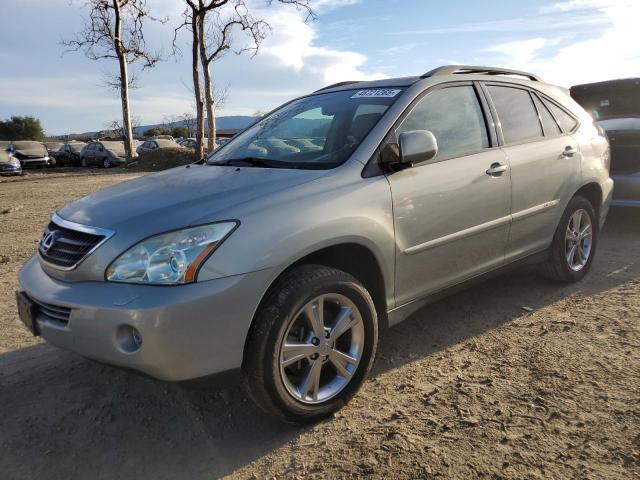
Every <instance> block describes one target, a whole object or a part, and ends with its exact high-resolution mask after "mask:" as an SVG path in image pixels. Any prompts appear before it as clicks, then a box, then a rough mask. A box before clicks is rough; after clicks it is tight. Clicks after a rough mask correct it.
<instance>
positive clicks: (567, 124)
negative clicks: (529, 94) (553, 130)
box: [544, 100, 578, 133]
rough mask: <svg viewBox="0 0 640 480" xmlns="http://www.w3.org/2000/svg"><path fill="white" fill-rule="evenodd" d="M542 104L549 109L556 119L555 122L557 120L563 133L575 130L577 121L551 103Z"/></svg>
mask: <svg viewBox="0 0 640 480" xmlns="http://www.w3.org/2000/svg"><path fill="white" fill-rule="evenodd" d="M544 103H545V105H547V106H548V107H549V110H551V113H552V114H553V116H554V117H556V120H558V123H559V124H560V127H561V128H562V131H563V132H564V133H569V132H572V131H573V129H574V128H576V125H578V121H577V120H576V119H575V118H573V117H572V116H571V115H569V114H568V113H567V112H565V111H564V110H563V109H562V108H560V107H558V106H557V105H556V104H555V103H551V102H548V101H546V100H545V102H544Z"/></svg>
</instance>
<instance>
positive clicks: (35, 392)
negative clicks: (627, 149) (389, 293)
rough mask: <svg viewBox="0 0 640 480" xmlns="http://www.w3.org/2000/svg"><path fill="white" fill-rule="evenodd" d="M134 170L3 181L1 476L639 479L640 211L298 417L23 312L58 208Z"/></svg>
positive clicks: (419, 326)
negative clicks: (103, 360)
mask: <svg viewBox="0 0 640 480" xmlns="http://www.w3.org/2000/svg"><path fill="white" fill-rule="evenodd" d="M133 176H135V175H132V174H131V173H122V172H114V171H109V172H96V171H93V172H86V171H79V170H76V171H73V170H57V171H53V172H51V171H47V172H37V173H29V174H28V175H27V176H25V177H22V178H14V179H0V289H1V290H0V291H2V292H4V293H5V295H4V296H3V297H2V299H0V408H1V410H0V478H2V479H7V480H9V479H27V478H29V479H30V478H39V479H48V478H51V479H58V478H64V479H77V478H92V479H102V478H104V479H112V478H123V479H128V478H154V479H178V478H179V479H183V478H197V479H211V478H216V477H223V476H229V477H231V478H274V477H275V478H289V477H291V478H296V477H297V478H338V477H339V478H345V477H360V476H363V475H368V476H371V477H376V478H396V479H400V478H436V477H439V478H464V479H470V478H496V479H497V478H519V479H520V478H580V479H584V478H594V479H601V478H617V479H630V478H640V324H639V321H638V319H639V316H640V315H639V314H640V212H633V211H625V210H620V211H613V212H612V214H611V215H610V219H609V221H608V223H607V225H606V227H605V229H604V232H603V235H602V236H601V243H600V246H599V251H598V255H597V258H596V261H595V263H594V268H593V270H592V272H591V274H590V275H589V276H588V277H587V278H586V279H585V281H583V282H582V283H580V284H577V285H571V286H566V285H558V284H553V283H549V282H547V281H545V280H542V279H540V278H538V277H537V276H536V275H535V274H534V272H533V271H531V270H530V269H520V270H517V271H514V272H512V273H510V274H508V275H504V276H501V277H498V278H495V279H493V280H490V281H488V282H486V283H484V284H482V285H478V286H475V287H473V288H471V289H468V290H466V291H464V292H462V293H459V294H457V295H455V296H452V297H449V298H447V299H445V300H442V301H440V302H438V303H436V304H433V305H431V306H429V307H426V308H424V309H423V310H421V311H420V312H418V313H417V314H415V315H414V316H413V317H412V318H411V319H409V320H407V321H406V322H404V323H403V324H401V325H399V326H398V327H396V328H394V329H392V330H391V331H390V332H389V334H388V336H387V337H385V338H384V339H383V340H382V343H381V346H380V349H379V355H378V359H377V363H376V367H375V370H374V373H373V375H372V376H371V378H370V379H369V380H368V381H367V382H366V383H365V385H364V386H363V388H362V390H361V392H360V393H359V394H358V395H357V396H356V398H355V399H354V400H353V401H352V402H351V403H350V404H349V405H348V406H347V407H346V408H344V409H343V410H342V411H340V412H339V413H338V414H337V415H336V416H335V417H334V418H332V419H330V420H327V421H325V422H322V423H320V424H318V425H315V426H311V427H306V428H300V427H295V426H290V425H283V424H280V423H277V422H275V421H273V420H271V419H270V418H268V417H266V416H265V415H263V414H262V413H261V412H260V411H259V410H257V409H256V408H255V407H254V406H253V405H252V404H251V403H250V401H249V400H248V399H247V398H246V396H245V395H244V394H243V393H242V391H241V390H240V389H238V388H237V389H231V390H224V391H218V392H206V391H200V390H193V389H187V388H185V387H184V386H180V385H175V384H167V383H162V382H158V381H154V380H152V379H149V378H146V377H142V376H139V375H136V374H133V373H129V372H124V371H121V370H117V369H114V368H111V367H107V366H103V365H99V364H96V363H93V362H91V361H88V360H84V359H82V358H80V357H77V356H75V355H73V354H71V353H67V352H63V351H61V350H58V349H56V348H54V347H50V346H48V345H46V344H44V343H43V342H42V341H40V340H38V339H34V338H32V337H30V336H29V335H28V333H27V331H26V329H25V328H24V327H23V326H22V325H21V324H20V323H19V321H18V319H17V313H16V307H15V305H14V299H13V291H14V290H15V289H16V288H17V285H18V284H17V279H16V274H17V271H18V269H19V267H20V265H21V264H22V263H23V262H24V261H25V260H26V259H27V258H28V257H29V255H31V254H32V253H33V252H34V251H35V248H36V244H37V241H38V238H39V236H40V234H41V230H42V227H43V225H44V224H45V223H46V222H47V221H48V218H49V216H50V214H51V213H52V212H53V211H54V210H55V209H57V208H59V207H60V206H62V205H63V204H64V203H66V202H68V201H70V200H72V199H73V198H76V197H79V196H81V195H84V194H87V193H89V192H92V191H94V190H96V189H98V188H100V187H103V186H106V185H110V184H113V183H115V182H119V181H122V180H125V179H127V178H131V177H133Z"/></svg>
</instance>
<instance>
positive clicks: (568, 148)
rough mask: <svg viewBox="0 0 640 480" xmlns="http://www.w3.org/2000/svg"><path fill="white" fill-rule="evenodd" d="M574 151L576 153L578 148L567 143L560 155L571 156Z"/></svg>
mask: <svg viewBox="0 0 640 480" xmlns="http://www.w3.org/2000/svg"><path fill="white" fill-rule="evenodd" d="M576 153H578V150H576V149H575V148H573V147H572V146H571V145H567V146H566V148H565V149H564V151H563V152H562V156H563V157H573V156H574V155H575V154H576Z"/></svg>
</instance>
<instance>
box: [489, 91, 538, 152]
mask: <svg viewBox="0 0 640 480" xmlns="http://www.w3.org/2000/svg"><path fill="white" fill-rule="evenodd" d="M487 89H488V90H489V93H490V94H491V99H492V100H493V104H494V105H495V107H496V110H497V111H498V118H499V119H500V125H501V126H502V135H503V136H504V141H505V143H507V144H509V143H519V142H526V141H530V140H537V139H539V138H541V137H542V127H541V126H540V120H539V119H538V114H537V113H536V110H535V108H534V107H533V102H532V101H531V96H530V95H529V92H528V91H527V90H522V89H520V88H512V87H498V86H495V85H489V86H487Z"/></svg>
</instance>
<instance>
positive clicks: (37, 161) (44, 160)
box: [20, 157, 50, 167]
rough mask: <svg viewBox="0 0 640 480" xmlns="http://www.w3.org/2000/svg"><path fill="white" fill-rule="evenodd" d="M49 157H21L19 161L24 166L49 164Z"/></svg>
mask: <svg viewBox="0 0 640 480" xmlns="http://www.w3.org/2000/svg"><path fill="white" fill-rule="evenodd" d="M49 162H50V158H49V157H39V158H21V159H20V163H21V164H22V166H24V167H28V166H31V165H49Z"/></svg>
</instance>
